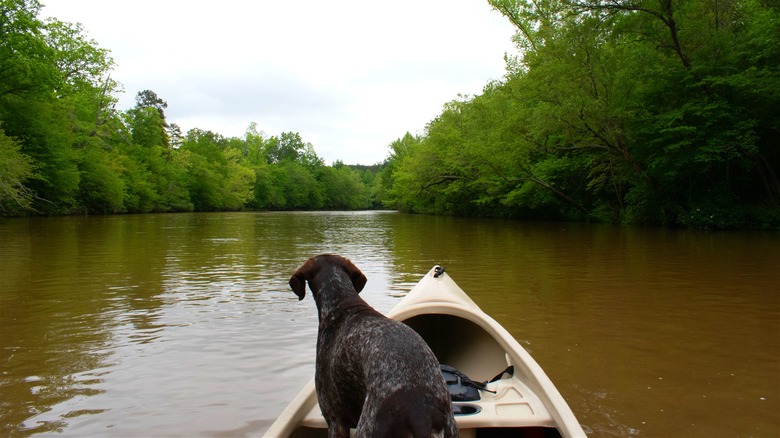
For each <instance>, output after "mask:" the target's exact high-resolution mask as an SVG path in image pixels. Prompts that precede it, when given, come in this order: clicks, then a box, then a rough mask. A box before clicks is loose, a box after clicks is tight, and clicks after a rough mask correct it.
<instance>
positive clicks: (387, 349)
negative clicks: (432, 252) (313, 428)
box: [290, 254, 458, 437]
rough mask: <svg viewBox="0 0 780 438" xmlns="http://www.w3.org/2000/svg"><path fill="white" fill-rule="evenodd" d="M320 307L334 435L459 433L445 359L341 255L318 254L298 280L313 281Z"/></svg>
mask: <svg viewBox="0 0 780 438" xmlns="http://www.w3.org/2000/svg"><path fill="white" fill-rule="evenodd" d="M307 281H308V283H309V288H310V289H311V291H312V295H314V300H315V302H316V303H317V312H318V314H319V321H320V326H319V332H318V335H317V360H316V362H317V363H316V373H315V377H314V381H315V385H316V388H317V398H318V400H319V404H320V408H321V409H322V414H323V416H324V417H325V421H327V423H328V436H329V437H348V436H349V428H350V427H352V428H356V429H357V431H356V432H357V434H356V436H357V437H434V436H442V437H456V436H458V429H457V426H456V424H455V418H454V417H453V415H452V405H451V402H450V396H449V392H448V391H447V385H446V383H445V382H444V378H443V377H442V375H441V372H440V370H439V362H438V361H437V360H436V357H435V356H434V354H433V352H431V350H430V348H428V345H427V344H426V343H425V341H423V339H422V338H421V337H420V336H419V335H418V334H417V333H416V332H415V331H414V330H412V329H411V328H409V327H408V326H406V325H405V324H403V323H400V322H397V321H393V320H391V319H388V318H386V317H385V316H384V315H382V314H381V313H379V312H377V311H376V310H374V309H373V308H372V307H371V306H369V305H368V304H367V303H366V302H365V301H363V299H362V298H360V297H359V296H358V293H359V292H360V291H361V290H363V286H365V284H366V277H365V276H364V275H363V273H362V272H360V270H359V269H358V268H357V267H356V266H355V265H354V264H352V262H350V261H349V260H347V259H346V258H344V257H341V256H338V255H335V254H323V255H320V256H316V257H312V258H311V259H309V260H308V261H307V262H306V263H304V265H303V266H301V267H300V268H299V269H298V270H297V271H296V272H295V274H293V276H292V278H290V287H291V288H292V290H293V291H294V292H295V293H296V294H297V295H298V298H299V299H303V297H304V294H305V290H306V282H307Z"/></svg>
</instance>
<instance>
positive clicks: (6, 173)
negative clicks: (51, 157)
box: [0, 126, 35, 215]
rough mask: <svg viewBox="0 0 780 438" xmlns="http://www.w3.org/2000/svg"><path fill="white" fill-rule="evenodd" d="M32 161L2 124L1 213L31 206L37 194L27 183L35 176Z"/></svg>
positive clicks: (0, 141)
mask: <svg viewBox="0 0 780 438" xmlns="http://www.w3.org/2000/svg"><path fill="white" fill-rule="evenodd" d="M32 161H33V160H32V158H30V157H28V156H27V155H25V154H24V153H22V151H21V147H20V146H19V144H18V143H17V142H16V140H14V139H13V138H11V137H8V136H6V135H5V132H3V130H2V126H0V214H3V215H5V214H9V213H16V212H19V211H25V210H28V209H29V208H30V207H31V205H32V202H33V200H34V198H35V194H34V193H33V191H32V190H30V189H29V188H28V187H27V186H26V184H25V183H26V182H27V181H28V180H30V179H31V178H34V177H35V173H34V171H33V162H32Z"/></svg>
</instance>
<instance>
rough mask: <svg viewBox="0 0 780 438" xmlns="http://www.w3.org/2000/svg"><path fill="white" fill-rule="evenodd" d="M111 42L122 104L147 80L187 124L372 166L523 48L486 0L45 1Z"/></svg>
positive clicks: (173, 119) (47, 11) (49, 10)
mask: <svg viewBox="0 0 780 438" xmlns="http://www.w3.org/2000/svg"><path fill="white" fill-rule="evenodd" d="M41 1H42V3H43V4H44V5H45V7H44V8H43V11H42V15H43V16H44V17H47V16H52V17H56V18H57V19H59V20H60V21H67V22H74V23H76V22H77V23H82V24H83V26H84V28H85V30H86V32H87V35H88V36H89V37H90V38H92V39H94V40H95V41H97V43H98V45H99V46H100V47H102V48H105V49H108V50H110V51H111V56H112V57H113V58H114V60H115V62H116V63H117V67H116V68H115V70H114V73H113V76H112V77H113V78H114V79H116V80H117V81H119V82H120V83H122V84H123V85H124V90H125V93H124V94H123V95H121V96H120V108H121V109H127V108H130V107H132V106H133V105H135V100H134V99H135V94H136V93H137V92H138V91H141V90H145V89H149V90H152V91H154V92H155V93H157V95H158V96H159V97H160V98H162V99H164V100H165V101H166V102H168V109H167V110H166V116H167V118H168V122H170V123H177V124H178V125H179V126H181V128H182V130H183V131H184V132H186V131H187V130H189V129H191V128H200V129H204V130H211V131H214V132H217V133H219V134H222V135H223V136H227V137H232V136H237V137H243V136H244V133H245V131H246V129H247V127H248V126H249V124H250V123H251V122H257V124H258V127H259V129H260V130H262V131H263V132H265V134H266V136H271V135H279V134H280V133H282V132H285V131H294V132H299V133H300V134H301V137H302V138H303V140H304V141H305V142H309V143H311V144H312V145H313V146H314V149H315V151H316V152H317V154H318V155H319V156H320V157H322V158H324V159H325V161H326V163H328V164H331V163H332V162H333V161H335V160H342V161H344V162H345V163H348V164H356V163H359V164H374V163H377V162H380V161H382V160H384V159H385V158H386V157H387V156H388V153H389V148H388V145H389V144H390V143H391V142H392V141H393V140H395V139H397V138H399V137H402V136H403V135H404V134H405V133H406V132H407V131H409V132H411V133H413V134H419V133H422V132H423V129H424V128H425V125H426V124H427V123H428V122H429V121H431V120H432V119H433V118H435V117H436V116H438V115H439V114H440V113H441V110H442V106H443V105H444V104H445V103H446V102H449V101H451V100H453V99H455V98H457V95H458V93H462V94H468V95H474V94H480V93H481V92H482V88H483V87H484V86H485V84H487V82H488V81H490V80H493V79H500V78H501V77H503V75H504V73H505V64H504V59H503V57H504V53H506V52H510V53H515V49H514V46H513V45H512V34H513V33H514V30H513V27H512V26H511V24H509V22H508V21H507V20H506V19H505V18H504V17H503V16H501V14H499V13H498V12H496V11H493V10H492V9H491V8H490V5H489V4H488V3H487V1H486V0H394V1H390V2H388V1H384V2H372V1H367V0H332V1H324V0H274V1H271V0H255V1H250V0H217V1H214V0H211V1H202V0H189V1H184V0H111V1H106V0H41Z"/></svg>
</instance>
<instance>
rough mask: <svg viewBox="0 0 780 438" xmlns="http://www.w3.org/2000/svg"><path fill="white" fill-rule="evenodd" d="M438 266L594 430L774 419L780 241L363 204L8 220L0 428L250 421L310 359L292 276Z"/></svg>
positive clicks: (773, 432)
mask: <svg viewBox="0 0 780 438" xmlns="http://www.w3.org/2000/svg"><path fill="white" fill-rule="evenodd" d="M322 252H337V253H341V254H343V255H345V256H347V257H349V258H351V259H352V260H353V261H355V263H356V264H357V265H358V266H359V267H360V268H361V269H362V270H363V271H364V272H365V273H366V275H367V276H368V278H369V282H368V284H367V286H366V289H365V291H364V292H363V293H362V295H363V296H364V297H365V298H366V299H367V300H368V301H369V302H370V303H371V304H372V305H374V306H375V307H377V308H378V309H379V310H381V311H388V310H389V309H390V308H392V306H393V305H394V304H395V303H396V302H397V301H398V299H399V298H400V297H401V296H403V295H404V294H405V292H406V291H408V290H409V289H410V288H411V287H412V286H413V285H414V284H415V283H416V282H417V281H418V280H419V278H420V277H421V276H422V275H423V273H424V272H427V270H428V269H430V267H431V266H432V265H433V264H435V263H441V264H443V265H445V266H446V267H447V272H449V273H450V274H451V275H452V276H453V278H454V279H455V280H456V281H457V282H458V283H459V284H460V285H461V287H463V288H464V289H465V290H466V291H467V292H469V293H470V294H471V296H472V298H473V299H474V300H475V301H476V302H477V303H478V304H479V305H480V306H482V308H483V309H484V310H485V311H486V312H488V313H490V314H491V315H493V316H494V317H495V318H496V319H497V320H498V321H499V322H500V323H502V324H503V325H504V326H505V327H506V328H507V329H508V330H509V331H510V332H512V333H513V335H515V337H516V338H517V339H518V340H519V341H520V343H521V344H522V345H524V346H525V347H526V348H527V349H528V350H529V351H530V352H531V354H532V355H533V356H534V357H535V358H536V359H537V361H538V362H539V363H540V364H541V365H542V367H543V368H544V369H545V370H546V371H547V373H548V374H549V375H550V377H551V378H552V380H553V382H554V383H555V384H556V385H557V386H558V388H559V389H560V390H561V392H562V393H563V395H564V397H565V398H566V399H567V400H568V401H569V403H570V404H571V406H572V408H573V409H574V411H575V414H577V416H578V418H579V419H580V421H581V422H582V423H583V425H584V427H585V429H586V431H588V432H589V434H591V435H592V436H670V435H674V436H745V435H748V436H777V435H780V335H779V333H780V291H779V289H780V287H779V286H778V285H780V274H778V272H777V271H778V270H777V265H778V262H779V261H780V236H778V235H777V234H772V233H701V232H689V231H669V230H653V229H650V230H648V229H635V228H619V227H609V226H590V225H576V224H575V225H572V224H529V223H522V222H514V221H500V220H475V219H462V218H442V217H427V216H408V215H401V214H396V213H387V212H381V213H377V212H374V213H372V212H365V213H231V214H167V215H138V216H115V217H96V218H83V217H82V218H79V217H71V218H31V219H13V220H4V221H0V260H1V261H2V262H1V263H0V435H1V436H12V435H29V434H36V433H43V434H52V433H57V434H59V435H64V436H85V435H101V436H140V435H156V436H171V435H174V436H191V435H208V436H245V435H254V436H256V435H259V434H262V432H263V431H264V430H265V429H266V428H267V427H268V425H269V424H270V422H271V421H273V419H274V418H275V417H276V416H277V415H278V414H279V412H281V410H282V409H283V408H284V406H285V405H286V403H287V402H288V401H289V400H290V398H291V397H292V396H293V395H294V394H295V392H297V390H298V389H299V388H300V387H301V386H302V385H303V384H304V383H305V382H306V381H307V380H308V379H309V378H310V376H311V375H312V372H313V360H314V353H313V351H314V339H315V337H316V325H317V316H316V310H315V307H314V303H313V301H312V300H311V299H308V298H307V299H306V300H304V301H301V302H299V301H298V300H297V298H296V297H295V296H294V294H292V292H290V291H289V289H288V287H287V279H288V278H289V275H290V273H292V272H293V271H294V270H295V269H296V268H297V267H298V266H299V265H300V264H301V263H302V262H303V261H304V260H305V259H306V258H308V257H309V256H311V255H314V254H317V253H322Z"/></svg>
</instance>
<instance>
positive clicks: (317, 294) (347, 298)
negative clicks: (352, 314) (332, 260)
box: [309, 267, 368, 321]
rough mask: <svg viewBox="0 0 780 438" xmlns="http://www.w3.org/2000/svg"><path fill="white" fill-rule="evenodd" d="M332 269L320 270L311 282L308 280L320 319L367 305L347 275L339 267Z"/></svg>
mask: <svg viewBox="0 0 780 438" xmlns="http://www.w3.org/2000/svg"><path fill="white" fill-rule="evenodd" d="M332 269H333V270H331V271H330V272H328V271H325V272H321V273H320V274H318V275H317V276H316V277H315V278H314V279H313V280H314V281H313V282H309V287H310V288H311V289H312V292H313V294H314V301H315V302H316V303H317V314H318V315H319V320H320V321H322V320H323V319H326V318H329V317H332V316H334V315H335V314H338V313H343V312H346V311H348V309H354V308H355V307H364V306H368V304H367V303H366V302H365V301H363V299H362V298H360V296H359V295H358V292H357V291H356V290H355V286H354V285H353V284H352V279H350V277H349V275H347V273H346V272H344V271H343V270H342V269H340V268H335V267H334V268H332Z"/></svg>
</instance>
